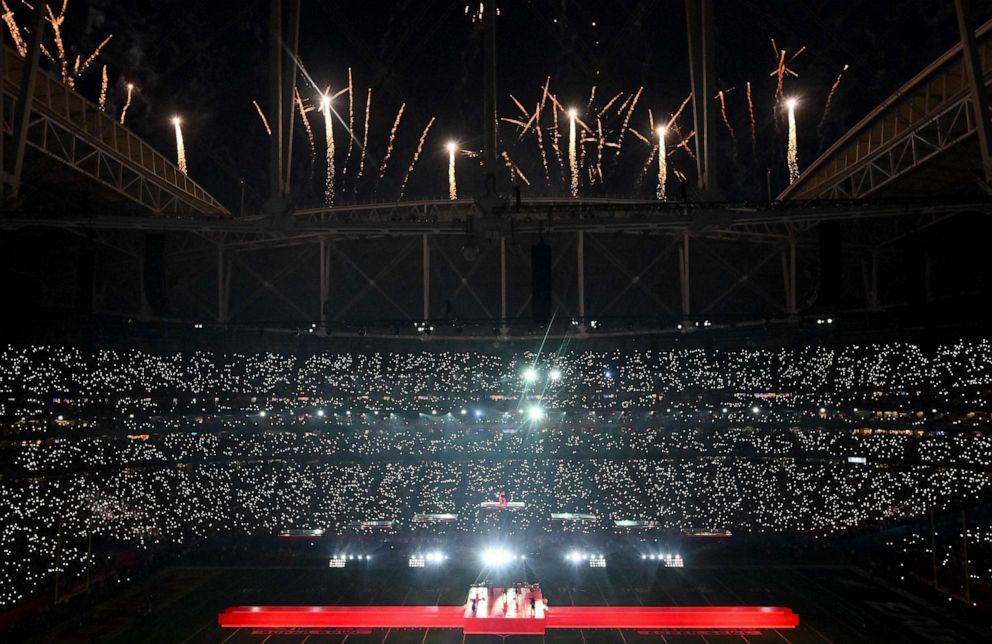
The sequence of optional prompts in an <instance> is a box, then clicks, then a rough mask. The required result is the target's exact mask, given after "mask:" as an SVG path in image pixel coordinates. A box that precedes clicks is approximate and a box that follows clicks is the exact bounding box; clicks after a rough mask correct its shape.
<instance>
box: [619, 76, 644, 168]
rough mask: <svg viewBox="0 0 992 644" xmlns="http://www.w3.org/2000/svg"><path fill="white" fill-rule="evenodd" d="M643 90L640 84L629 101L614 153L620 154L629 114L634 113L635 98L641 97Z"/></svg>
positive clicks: (628, 122) (628, 123)
mask: <svg viewBox="0 0 992 644" xmlns="http://www.w3.org/2000/svg"><path fill="white" fill-rule="evenodd" d="M642 91H644V87H643V86H641V87H639V88H638V89H637V93H636V94H634V99H633V100H632V101H631V102H630V107H629V108H627V116H625V117H624V119H623V127H622V128H620V138H619V139H617V143H618V144H619V146H618V147H617V151H616V155H617V156H619V155H620V148H621V147H623V135H624V134H626V132H627V127H628V126H629V125H630V116H631V115H632V114H633V113H634V108H635V107H637V99H639V98H640V97H641V92H642Z"/></svg>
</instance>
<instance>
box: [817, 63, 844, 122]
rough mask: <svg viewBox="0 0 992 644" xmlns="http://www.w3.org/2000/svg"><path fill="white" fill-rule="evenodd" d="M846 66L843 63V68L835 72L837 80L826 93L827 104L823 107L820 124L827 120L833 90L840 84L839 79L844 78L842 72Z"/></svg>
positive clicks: (832, 98)
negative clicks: (837, 72)
mask: <svg viewBox="0 0 992 644" xmlns="http://www.w3.org/2000/svg"><path fill="white" fill-rule="evenodd" d="M847 67H848V66H847V65H844V68H843V69H842V70H840V73H839V74H837V80H835V81H834V84H833V85H831V86H830V93H829V94H827V104H826V106H825V107H824V108H823V118H821V119H820V123H821V124H822V123H823V122H824V121H826V120H827V113H828V112H830V104H831V103H833V100H834V92H836V91H837V87H838V86H839V85H840V79H842V78H844V72H846V71H847Z"/></svg>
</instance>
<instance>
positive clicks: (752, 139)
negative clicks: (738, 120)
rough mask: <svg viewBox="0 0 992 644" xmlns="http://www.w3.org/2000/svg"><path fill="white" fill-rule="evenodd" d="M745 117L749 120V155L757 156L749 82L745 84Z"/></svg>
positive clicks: (756, 138) (756, 139)
mask: <svg viewBox="0 0 992 644" xmlns="http://www.w3.org/2000/svg"><path fill="white" fill-rule="evenodd" d="M747 116H748V118H749V119H751V155H752V156H753V155H755V154H757V147H758V137H757V136H756V134H755V127H754V103H752V102H751V81H748V82H747Z"/></svg>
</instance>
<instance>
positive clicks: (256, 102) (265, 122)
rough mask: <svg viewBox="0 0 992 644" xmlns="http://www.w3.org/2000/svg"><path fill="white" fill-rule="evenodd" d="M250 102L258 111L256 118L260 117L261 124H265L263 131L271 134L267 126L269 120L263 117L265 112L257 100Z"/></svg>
mask: <svg viewBox="0 0 992 644" xmlns="http://www.w3.org/2000/svg"><path fill="white" fill-rule="evenodd" d="M251 104H252V105H254V106H255V110H256V111H257V112H258V118H260V119H262V125H264V126H265V131H266V132H267V133H268V135H269V136H272V128H270V127H269V120H268V119H267V118H265V112H263V111H262V106H261V105H259V104H258V101H252V102H251Z"/></svg>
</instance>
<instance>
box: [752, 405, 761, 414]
mask: <svg viewBox="0 0 992 644" xmlns="http://www.w3.org/2000/svg"><path fill="white" fill-rule="evenodd" d="M751 413H752V414H758V413H761V407H758V406H757V405H755V406H754V407H752V408H751Z"/></svg>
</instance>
